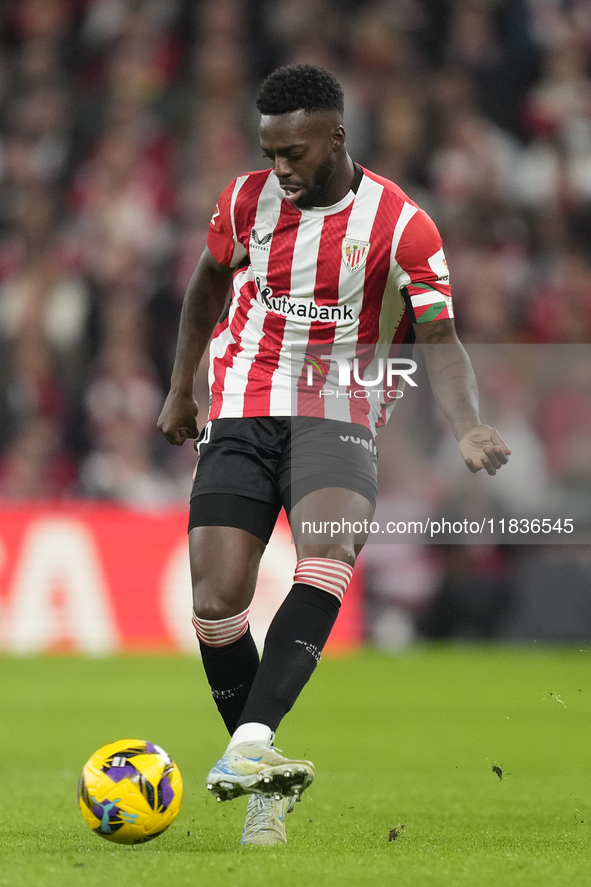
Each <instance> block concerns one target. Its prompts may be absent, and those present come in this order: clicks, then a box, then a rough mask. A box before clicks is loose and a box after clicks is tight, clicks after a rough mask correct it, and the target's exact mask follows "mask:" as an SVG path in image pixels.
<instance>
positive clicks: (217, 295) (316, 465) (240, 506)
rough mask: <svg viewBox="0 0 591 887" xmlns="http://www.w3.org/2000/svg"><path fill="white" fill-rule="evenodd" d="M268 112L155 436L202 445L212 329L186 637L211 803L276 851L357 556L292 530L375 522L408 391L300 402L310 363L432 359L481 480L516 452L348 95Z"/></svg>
mask: <svg viewBox="0 0 591 887" xmlns="http://www.w3.org/2000/svg"><path fill="white" fill-rule="evenodd" d="M257 107H258V109H259V111H260V112H261V119H260V126H259V137H260V144H261V147H262V150H263V153H264V155H265V157H266V158H268V160H269V163H270V169H267V170H264V171H258V172H253V173H248V174H245V175H240V176H238V178H237V179H235V180H234V181H233V182H232V183H231V184H230V185H229V186H228V187H227V188H226V190H225V191H224V192H223V194H222V195H221V197H220V199H219V202H218V204H217V206H216V207H215V211H214V213H213V217H212V219H211V224H210V228H209V236H208V242H207V247H206V249H205V250H204V252H203V255H202V256H201V258H200V260H199V262H198V264H197V268H196V270H195V272H194V274H193V276H192V278H191V281H190V283H189V286H188V289H187V293H186V296H185V300H184V303H183V309H182V313H181V320H180V330H179V337H178V345H177V352H176V358H175V363H174V368H173V372H172V379H171V390H170V392H169V394H168V397H167V399H166V402H165V404H164V407H163V410H162V413H161V415H160V418H159V420H158V426H159V428H160V429H161V430H162V432H163V433H164V435H165V436H166V438H167V440H168V441H169V442H170V443H172V444H176V445H181V444H183V443H184V442H185V440H186V439H187V438H196V437H197V436H198V427H197V404H196V402H195V400H194V394H193V384H194V377H195V372H196V370H197V367H198V365H199V362H200V360H201V358H202V356H203V354H204V352H205V350H206V348H207V345H208V342H209V340H210V338H211V337H212V334H213V338H212V341H211V348H210V387H211V402H210V409H209V416H208V421H207V424H206V425H205V427H204V429H203V431H202V434H201V437H200V440H199V442H198V443H197V445H196V447H197V449H198V453H199V458H198V465H197V471H196V475H195V480H194V485H193V490H192V495H191V505H190V518H189V550H190V561H191V573H192V582H193V604H194V617H193V624H194V626H195V630H196V632H197V637H198V639H199V645H200V648H201V654H202V659H203V665H204V668H205V672H206V675H207V679H208V681H209V684H210V686H211V690H212V694H213V697H214V699H215V701H216V704H217V707H218V709H219V712H220V714H221V716H222V718H223V719H224V722H225V724H226V727H227V729H228V731H229V733H230V736H231V739H230V743H229V745H228V748H227V749H226V751H225V753H224V755H223V756H222V758H221V759H220V760H219V761H218V762H217V764H215V765H214V766H213V768H212V769H211V771H210V773H209V775H208V777H207V788H208V789H209V790H210V791H211V792H212V793H213V794H214V795H215V796H216V797H217V799H218V800H220V801H224V800H228V799H231V798H235V797H237V796H239V795H243V794H248V795H249V803H248V809H247V817H246V823H245V827H244V831H243V837H242V841H243V843H252V844H265V843H267V844H272V843H278V842H285V841H286V836H285V827H284V823H283V819H284V815H285V813H286V812H289V810H290V809H291V808H292V807H293V802H294V800H295V799H297V798H298V797H299V795H300V794H301V792H302V791H304V789H305V788H306V787H307V786H308V785H309V784H310V783H311V782H312V779H313V778H314V767H313V765H312V764H311V763H310V762H309V761H304V760H294V759H290V758H286V757H284V756H283V755H282V754H280V753H279V752H278V751H277V750H276V749H275V748H274V745H273V742H274V735H275V731H276V729H277V727H278V726H279V723H280V722H281V719H282V718H283V716H284V715H285V714H286V713H287V712H288V711H289V710H290V709H291V707H292V706H293V704H294V702H295V700H296V699H297V697H298V696H299V694H300V692H301V690H302V688H303V687H304V685H305V684H306V682H307V681H308V679H309V678H310V676H311V674H312V672H313V671H314V669H315V667H316V665H317V663H318V661H319V659H320V654H321V651H322V648H323V647H324V644H325V642H326V640H327V638H328V636H329V634H330V631H331V628H332V626H333V624H334V622H335V620H336V618H337V615H338V612H339V607H340V604H341V601H342V598H343V595H344V594H345V592H346V590H347V586H348V584H349V582H350V579H351V576H352V573H353V566H354V564H355V559H356V557H357V556H358V554H359V552H360V550H361V548H362V546H363V542H364V541H365V539H364V537H362V536H359V535H354V534H353V532H352V531H350V532H347V531H346V528H344V530H343V533H341V535H340V536H339V537H337V538H333V539H330V538H329V539H325V538H324V537H321V536H320V537H318V538H315V537H312V536H310V535H308V536H304V535H302V534H301V533H300V532H299V528H301V527H302V525H303V522H318V521H327V520H328V521H330V520H339V519H341V518H343V517H344V516H345V517H346V518H347V520H348V521H349V522H350V523H354V522H363V521H364V520H368V521H370V520H371V517H372V515H373V511H374V507H375V501H376V447H375V443H374V433H375V430H376V428H378V427H379V426H380V425H382V424H383V423H384V422H385V420H386V418H387V415H388V413H389V411H390V409H391V407H392V406H393V403H392V402H388V396H389V395H391V396H393V397H394V398H395V397H396V396H397V394H396V393H394V395H392V392H391V391H384V390H381V391H378V392H371V391H370V394H371V393H373V394H375V395H377V397H376V396H374V397H373V398H370V397H369V396H368V397H365V396H360V397H358V396H357V394H359V388H357V389H355V386H354V385H353V384H352V385H351V386H350V389H349V395H351V394H352V395H354V396H350V397H349V398H348V397H343V398H337V399H336V400H335V398H331V397H330V396H328V395H327V391H326V390H325V389H326V378H324V379H320V376H321V373H317V375H316V377H315V378H316V382H315V383H314V385H315V386H316V387H314V385H313V386H312V388H307V387H306V384H305V380H306V379H310V375H309V374H308V370H309V367H310V365H312V367H313V371H312V375H314V367H316V369H320V370H322V368H323V367H324V369H326V364H325V363H323V364H321V363H319V361H318V360H317V359H316V358H317V357H318V358H319V360H320V361H323V360H325V358H326V356H327V355H328V362H329V363H330V364H332V359H331V358H332V355H334V360H335V361H336V362H337V363H338V360H337V357H338V356H339V355H340V360H341V363H340V364H339V366H342V362H343V359H344V358H343V354H348V355H349V356H350V358H351V361H350V365H351V366H354V363H353V361H354V359H357V360H359V361H361V363H358V364H357V366H356V369H357V370H358V371H359V372H361V370H360V367H361V365H362V364H363V366H364V367H366V368H367V367H368V366H370V365H371V362H372V359H373V357H375V355H377V353H378V349H379V347H382V346H384V345H385V346H387V347H389V346H391V345H392V343H393V344H394V345H395V346H396V345H399V344H402V343H405V342H410V341H411V340H412V339H413V338H414V339H415V340H416V341H417V342H419V343H423V344H425V345H427V346H429V347H427V348H425V349H424V350H425V357H426V365H427V371H428V375H429V381H430V384H431V387H432V389H433V392H434V396H435V398H436V400H437V402H438V404H439V406H440V407H441V409H442V410H443V412H444V414H445V415H446V417H447V418H448V420H449V422H450V423H451V427H452V430H453V433H454V435H455V437H456V439H457V440H458V444H459V449H460V454H461V456H462V457H463V459H464V460H465V462H466V464H467V466H468V467H469V468H470V470H471V471H473V472H476V471H479V470H481V469H482V468H484V469H485V470H486V471H487V472H488V473H489V474H491V475H494V474H495V473H496V471H497V470H498V469H499V468H500V467H501V466H502V465H504V464H505V463H506V462H507V459H508V456H509V454H510V450H509V447H508V446H507V445H506V443H505V442H504V441H503V440H502V439H501V437H500V436H499V434H498V433H497V432H496V431H495V429H493V428H491V427H489V426H488V425H483V424H481V422H480V418H479V415H478V394H477V387H476V381H475V378H474V374H473V371H472V367H471V364H470V361H469V359H468V357H467V355H466V353H465V351H464V349H463V348H462V346H461V344H460V343H459V340H458V338H457V336H456V333H455V330H454V323H453V319H452V318H453V309H452V301H451V293H450V288H449V277H448V270H447V265H446V262H445V259H444V255H443V251H442V245H441V238H440V236H439V234H438V232H437V229H436V227H435V225H434V224H433V222H432V221H431V219H430V218H429V217H428V216H427V215H426V213H424V212H423V211H422V210H421V209H420V208H419V207H418V206H417V205H416V204H415V203H414V202H413V201H412V200H410V199H409V198H408V197H407V196H406V195H405V194H404V193H403V192H402V191H401V190H400V188H398V187H397V186H396V185H395V184H393V183H392V182H390V181H387V180H386V179H383V178H380V177H379V176H377V175H375V174H374V173H372V172H370V171H369V170H366V169H363V168H361V167H360V166H359V165H358V164H357V163H355V162H354V161H353V160H352V159H351V157H350V156H349V155H348V153H347V150H346V148H345V131H344V129H343V93H342V89H341V87H340V85H339V83H338V81H337V80H336V79H335V78H334V76H333V75H332V74H330V73H329V72H327V71H326V70H324V69H323V68H319V67H315V66H311V65H294V66H289V67H283V68H279V69H278V70H276V71H274V72H273V73H272V74H271V75H270V76H269V77H268V78H267V79H266V80H265V82H264V83H263V86H262V88H261V91H260V94H259V96H258V99H257ZM230 291H231V297H230V300H229V302H228V297H229V295H230ZM347 349H348V350H347ZM368 351H369V357H368V356H367V355H368ZM306 355H308V357H306ZM310 355H311V356H310ZM357 355H361V357H356V356H357ZM374 366H375V361H374ZM359 372H358V375H359ZM365 378H366V377H365V376H364V377H363V380H364V379H365ZM372 378H374V377H372ZM294 380H295V381H294ZM319 380H320V381H319ZM323 386H324V387H323ZM385 387H386V386H385ZM368 390H369V389H368ZM315 394H316V395H318V396H314V395H315ZM360 444H362V445H360ZM282 506H284V507H285V509H286V512H287V514H288V517H289V520H290V524H291V527H292V532H293V533H294V538H295V541H296V554H297V566H296V570H295V575H294V584H293V587H292V589H291V591H290V592H289V594H288V595H287V597H286V599H285V601H284V603H283V604H282V605H281V607H280V608H279V610H278V612H277V614H276V615H275V618H274V619H273V621H272V623H271V626H270V627H269V630H268V633H267V637H266V640H265V645H264V651H263V655H262V658H261V661H260V662H259V656H258V652H257V649H256V647H255V644H254V641H253V639H252V636H251V634H250V630H249V624H248V611H249V609H248V608H249V605H250V602H251V600H252V597H253V594H254V590H255V584H256V578H257V571H258V566H259V562H260V558H261V556H262V554H263V551H264V549H265V546H266V544H267V542H268V541H269V538H270V535H271V532H272V530H273V527H274V524H275V522H276V519H277V516H278V513H279V510H280V509H281V507H282ZM349 526H350V524H349Z"/></svg>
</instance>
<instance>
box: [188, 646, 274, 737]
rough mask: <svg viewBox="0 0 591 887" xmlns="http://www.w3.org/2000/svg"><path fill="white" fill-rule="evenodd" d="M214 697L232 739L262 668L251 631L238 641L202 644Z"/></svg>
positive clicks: (204, 664)
mask: <svg viewBox="0 0 591 887" xmlns="http://www.w3.org/2000/svg"><path fill="white" fill-rule="evenodd" d="M199 646H200V648H201V657H202V659H203V667H204V669H205V674H206V675H207V680H208V682H209V686H210V687H211V693H212V696H213V698H214V700H215V704H216V705H217V707H218V711H219V713H220V714H221V716H222V718H223V719H224V724H225V725H226V727H227V728H228V732H229V733H230V735H231V734H232V733H233V732H234V730H235V729H236V727H237V725H238V720H239V718H240V715H241V714H242V710H243V708H244V704H245V702H246V700H247V698H248V695H249V693H250V689H251V686H252V682H253V681H254V677H255V675H256V673H257V669H258V667H259V654H258V650H257V648H256V644H255V642H254V640H253V638H252V635H251V633H250V629H248V630H247V631H246V632H245V634H243V635H242V637H241V638H239V639H238V640H237V641H233V642H232V643H230V644H226V645H224V646H216V647H212V646H208V645H207V644H205V643H204V642H203V641H202V640H201V639H200V640H199Z"/></svg>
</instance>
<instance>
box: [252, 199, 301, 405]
mask: <svg viewBox="0 0 591 887" xmlns="http://www.w3.org/2000/svg"><path fill="white" fill-rule="evenodd" d="M291 210H292V207H291V205H290V204H289V203H284V204H283V205H282V206H281V212H280V215H279V221H278V222H277V225H276V227H275V230H274V232H273V239H272V240H271V247H270V253H269V264H268V269H269V271H268V273H267V286H268V287H270V289H271V290H272V293H273V297H274V298H282V297H283V296H286V297H287V298H289V293H290V290H291V268H292V263H293V250H294V246H295V242H296V238H297V236H298V225H297V220H295V219H294V216H293V214H292V212H291ZM286 322H287V318H286V317H285V316H284V315H282V314H278V313H276V312H274V311H267V315H266V317H265V319H264V321H263V335H262V337H261V339H260V341H259V346H258V351H257V353H256V354H255V356H254V358H253V361H252V365H251V367H250V369H249V371H248V382H247V383H246V389H245V391H244V415H245V416H253V415H254V416H266V415H267V414H268V411H269V407H270V403H271V384H270V382H271V378H272V376H273V372H274V371H275V370H276V369H277V364H278V363H279V357H280V354H281V345H282V344H283V336H284V332H285V324H286Z"/></svg>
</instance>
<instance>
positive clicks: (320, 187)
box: [294, 154, 336, 209]
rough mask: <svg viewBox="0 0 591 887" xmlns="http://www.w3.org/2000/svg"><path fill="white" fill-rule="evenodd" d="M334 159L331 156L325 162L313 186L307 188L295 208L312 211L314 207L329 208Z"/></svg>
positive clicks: (314, 179) (318, 171)
mask: <svg viewBox="0 0 591 887" xmlns="http://www.w3.org/2000/svg"><path fill="white" fill-rule="evenodd" d="M335 165H336V164H335V160H334V157H333V156H332V154H331V155H329V156H328V157H327V158H326V160H323V161H322V163H321V164H320V166H319V167H318V169H317V170H316V172H315V173H314V178H313V179H312V184H311V185H310V187H309V188H306V190H305V191H304V193H303V194H302V196H301V197H300V199H299V200H296V202H295V203H294V206H297V208H298V209H311V207H313V206H328V205H329V204H328V203H327V194H328V188H329V186H330V183H331V182H332V178H333V176H334V173H335Z"/></svg>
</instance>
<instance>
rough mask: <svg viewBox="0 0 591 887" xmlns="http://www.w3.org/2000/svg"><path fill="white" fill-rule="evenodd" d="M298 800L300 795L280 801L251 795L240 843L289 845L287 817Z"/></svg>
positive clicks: (264, 796)
mask: <svg viewBox="0 0 591 887" xmlns="http://www.w3.org/2000/svg"><path fill="white" fill-rule="evenodd" d="M297 800H298V795H292V796H291V798H280V799H279V800H276V799H275V798H268V797H267V796H266V795H249V796H248V807H247V808H246V820H245V822H244V828H243V829H242V837H241V839H240V843H241V844H256V845H258V846H269V845H271V844H287V834H286V832H285V816H286V814H287V813H291V811H292V810H293V808H294V807H295V804H296V801H297Z"/></svg>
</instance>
